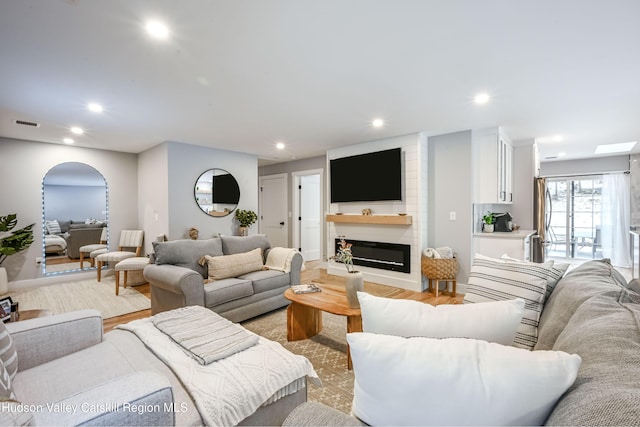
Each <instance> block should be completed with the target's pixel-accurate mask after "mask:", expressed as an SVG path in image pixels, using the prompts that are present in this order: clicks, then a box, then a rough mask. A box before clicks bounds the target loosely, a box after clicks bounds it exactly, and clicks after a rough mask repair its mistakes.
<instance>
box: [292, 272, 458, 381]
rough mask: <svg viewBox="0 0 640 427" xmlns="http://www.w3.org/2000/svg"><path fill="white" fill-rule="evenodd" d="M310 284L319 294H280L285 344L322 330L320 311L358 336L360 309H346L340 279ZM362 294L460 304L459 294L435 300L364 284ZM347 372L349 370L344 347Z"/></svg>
mask: <svg viewBox="0 0 640 427" xmlns="http://www.w3.org/2000/svg"><path fill="white" fill-rule="evenodd" d="M313 283H315V284H316V285H318V286H319V287H320V289H322V292H313V293H308V294H294V293H293V291H292V290H291V289H287V290H286V291H285V292H284V297H285V298H286V299H288V300H289V301H291V304H289V307H288V308H287V341H299V340H304V339H308V338H311V337H313V336H314V335H317V334H318V333H319V332H320V331H321V330H322V312H323V311H326V312H327V313H332V314H336V315H338V316H345V317H346V318H347V333H349V332H362V316H361V314H360V309H359V308H351V307H349V304H348V303H347V295H346V294H345V290H344V278H342V277H339V276H331V275H326V274H325V275H321V276H320V277H319V278H318V279H317V280H313ZM364 291H365V292H367V293H369V294H371V295H376V296H380V297H385V298H394V299H409V300H414V301H421V302H424V303H425V304H431V305H438V304H462V301H463V297H464V295H462V294H457V295H456V296H447V295H446V294H447V292H443V293H441V294H440V296H435V295H434V294H432V293H430V292H416V291H410V290H406V289H400V288H394V287H392V286H386V285H380V284H376V283H370V282H366V281H365V282H364ZM347 368H348V369H351V368H352V364H351V354H350V352H349V345H348V344H347Z"/></svg>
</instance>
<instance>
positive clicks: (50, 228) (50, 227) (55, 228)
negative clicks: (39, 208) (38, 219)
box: [44, 219, 62, 234]
mask: <svg viewBox="0 0 640 427" xmlns="http://www.w3.org/2000/svg"><path fill="white" fill-rule="evenodd" d="M44 226H45V228H46V229H47V232H48V233H49V234H60V233H62V229H61V228H60V224H59V223H58V220H57V219H54V220H51V221H45V223H44Z"/></svg>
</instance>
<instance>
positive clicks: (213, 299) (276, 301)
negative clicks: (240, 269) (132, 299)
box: [144, 235, 303, 322]
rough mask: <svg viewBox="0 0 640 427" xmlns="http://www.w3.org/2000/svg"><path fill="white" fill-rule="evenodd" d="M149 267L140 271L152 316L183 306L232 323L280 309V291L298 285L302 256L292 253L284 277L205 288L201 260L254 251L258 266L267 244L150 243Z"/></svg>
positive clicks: (246, 277)
mask: <svg viewBox="0 0 640 427" xmlns="http://www.w3.org/2000/svg"><path fill="white" fill-rule="evenodd" d="M153 246H154V255H153V262H152V263H151V264H149V265H148V266H147V267H145V269H144V277H145V279H146V280H147V281H148V282H149V284H150V285H151V311H152V313H153V314H156V313H159V312H162V311H167V310H172V309H175V308H179V307H185V306H189V305H200V306H204V307H207V308H210V309H211V310H213V311H215V312H216V313H218V314H220V315H221V316H223V317H226V318H227V319H229V320H231V321H232V322H241V321H243V320H246V319H250V318H252V317H255V316H258V315H260V314H263V313H267V312H269V311H272V310H275V309H277V308H280V307H284V306H286V305H287V304H288V303H289V301H288V300H286V299H285V298H284V295H283V294H284V291H285V290H286V289H287V288H289V287H290V286H291V285H297V284H300V270H301V269H302V263H303V260H302V256H301V255H300V254H299V253H297V252H296V253H295V255H294V256H293V259H292V260H291V263H290V268H289V271H288V272H284V271H278V270H266V269H260V270H256V271H251V272H248V273H244V274H240V275H239V276H237V277H230V278H224V279H220V280H215V281H211V282H209V283H205V281H206V279H207V278H208V271H207V266H206V265H204V266H203V265H200V264H199V261H200V260H201V258H202V257H203V256H204V255H209V256H216V257H217V256H227V255H234V254H243V253H247V252H249V251H252V250H254V249H256V248H260V249H261V251H262V257H263V263H264V262H265V261H266V260H267V257H268V254H269V251H270V250H271V244H270V243H269V240H268V239H267V238H266V236H264V235H251V236H246V237H240V236H220V237H215V238H212V239H206V240H174V241H168V242H154V243H153Z"/></svg>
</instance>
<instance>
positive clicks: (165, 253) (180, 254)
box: [153, 237, 222, 278]
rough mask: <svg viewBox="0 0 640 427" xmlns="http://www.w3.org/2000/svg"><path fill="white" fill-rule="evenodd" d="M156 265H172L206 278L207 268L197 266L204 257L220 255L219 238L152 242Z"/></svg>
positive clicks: (220, 244)
mask: <svg viewBox="0 0 640 427" xmlns="http://www.w3.org/2000/svg"><path fill="white" fill-rule="evenodd" d="M153 252H154V254H155V255H154V256H155V263H156V264H173V265H177V266H179V267H186V268H190V269H191V270H193V271H197V272H198V273H200V274H201V275H202V277H204V278H206V277H207V268H206V266H202V265H200V264H198V262H199V261H200V258H202V257H203V256H204V255H210V256H220V255H222V242H221V241H220V238H219V237H214V238H212V239H206V240H187V239H181V240H172V241H169V242H153Z"/></svg>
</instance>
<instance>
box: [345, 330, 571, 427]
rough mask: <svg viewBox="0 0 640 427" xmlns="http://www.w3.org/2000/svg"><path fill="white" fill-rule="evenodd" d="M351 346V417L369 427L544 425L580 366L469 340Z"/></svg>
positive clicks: (363, 336)
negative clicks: (353, 380)
mask: <svg viewBox="0 0 640 427" xmlns="http://www.w3.org/2000/svg"><path fill="white" fill-rule="evenodd" d="M347 341H348V342H349V346H350V351H351V357H352V360H353V372H354V376H355V382H354V398H353V406H352V413H353V415H355V416H356V417H358V418H359V419H361V420H363V421H364V422H366V423H367V424H369V425H415V426H418V425H441V426H442V425H479V426H481V425H542V423H543V422H544V420H545V419H546V418H547V416H548V414H549V412H551V410H552V409H553V406H554V405H555V403H556V401H557V400H558V399H559V398H560V396H562V394H563V393H564V392H565V391H566V390H567V389H568V388H569V387H570V386H571V385H572V384H573V382H574V380H575V378H576V374H577V372H578V368H579V366H580V357H579V356H577V355H569V354H566V353H563V352H554V351H540V352H532V351H528V350H524V349H519V348H515V347H511V346H503V345H500V344H495V343H489V342H486V341H481V340H473V339H464V338H446V339H436V338H423V337H413V338H403V337H395V336H388V335H380V334H370V333H366V332H362V333H350V334H347ZM461 402H463V403H462V404H461Z"/></svg>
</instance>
